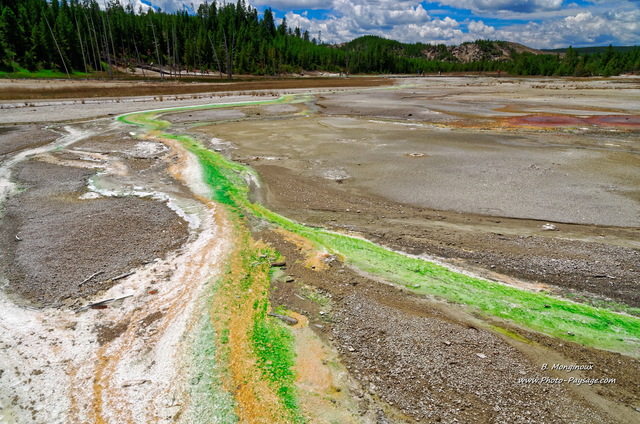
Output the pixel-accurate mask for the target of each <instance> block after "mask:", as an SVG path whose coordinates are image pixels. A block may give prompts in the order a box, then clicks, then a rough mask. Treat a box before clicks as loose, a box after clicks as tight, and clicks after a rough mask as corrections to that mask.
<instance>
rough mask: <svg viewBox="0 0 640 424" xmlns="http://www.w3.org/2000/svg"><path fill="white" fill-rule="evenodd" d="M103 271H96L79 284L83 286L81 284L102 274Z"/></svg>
mask: <svg viewBox="0 0 640 424" xmlns="http://www.w3.org/2000/svg"><path fill="white" fill-rule="evenodd" d="M103 273H104V271H98V272H95V273H93V274H91V275H90V276H89V277H87V278H85V279H84V281H83V282H82V283H80V284H78V286H81V285H83V284H85V283H88V282H89V281H90V280H91V279H92V278H93V277H95V276H97V275H100V274H103Z"/></svg>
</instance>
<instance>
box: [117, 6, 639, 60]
mask: <svg viewBox="0 0 640 424" xmlns="http://www.w3.org/2000/svg"><path fill="white" fill-rule="evenodd" d="M120 1H121V2H122V3H123V4H126V3H133V4H134V6H135V7H136V10H137V9H138V6H139V5H142V6H143V8H146V7H149V6H153V7H154V8H158V7H160V8H162V10H163V11H165V12H174V11H175V10H178V9H183V8H185V7H186V8H187V9H188V10H193V9H194V8H195V9H197V7H198V5H199V4H201V3H204V0H120ZM212 1H213V0H210V1H209V2H210V3H211V2H212ZM223 1H224V0H218V3H222V2H223ZM229 1H232V2H234V3H235V2H236V1H237V0H229ZM245 3H246V4H247V5H250V6H252V7H255V8H256V9H257V10H258V12H259V13H260V14H262V13H263V12H264V10H266V9H267V8H268V7H270V8H271V9H272V11H273V12H274V14H275V16H276V23H280V22H281V20H282V19H283V18H286V20H287V26H288V27H291V28H295V27H299V28H300V29H301V30H302V31H305V30H307V31H309V34H310V36H311V37H312V38H316V39H318V40H320V41H322V42H326V43H332V44H333V43H343V42H347V41H350V40H353V39H354V38H357V37H360V36H363V35H379V36H382V37H385V38H389V39H394V40H398V41H402V42H406V43H416V42H422V43H425V44H446V45H454V44H460V43H462V42H465V41H475V40H478V39H491V40H505V41H513V42H516V43H521V44H524V45H526V46H529V47H533V48H539V49H553V48H562V47H568V46H573V47H587V46H602V45H605V46H606V45H609V44H613V45H614V46H616V45H617V46H622V45H631V46H633V45H640V0H574V1H564V0H427V1H416V0H245Z"/></svg>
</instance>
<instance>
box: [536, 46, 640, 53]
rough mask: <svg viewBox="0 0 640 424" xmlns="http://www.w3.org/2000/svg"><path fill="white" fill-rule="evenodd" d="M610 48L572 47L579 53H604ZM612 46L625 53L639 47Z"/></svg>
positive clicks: (563, 51) (561, 51) (551, 51)
mask: <svg viewBox="0 0 640 424" xmlns="http://www.w3.org/2000/svg"><path fill="white" fill-rule="evenodd" d="M608 48H609V46H594V47H572V49H573V50H575V51H576V52H578V53H579V54H585V53H588V54H593V53H604V52H605V51H606V50H607V49H608ZM611 48H612V49H613V51H616V52H621V53H625V52H630V51H632V50H634V49H635V48H637V46H611ZM567 49H568V47H563V48H561V49H544V50H542V52H543V53H546V54H549V53H566V51H567Z"/></svg>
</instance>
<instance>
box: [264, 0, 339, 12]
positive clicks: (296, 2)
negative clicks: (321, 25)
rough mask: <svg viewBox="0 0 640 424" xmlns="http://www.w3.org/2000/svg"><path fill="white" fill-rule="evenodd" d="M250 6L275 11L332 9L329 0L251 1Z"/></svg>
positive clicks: (331, 2) (331, 3)
mask: <svg viewBox="0 0 640 424" xmlns="http://www.w3.org/2000/svg"><path fill="white" fill-rule="evenodd" d="M251 5H252V6H265V7H271V8H272V9H277V10H292V9H293V10H301V9H332V8H333V1H331V0H328V1H327V0H253V1H251Z"/></svg>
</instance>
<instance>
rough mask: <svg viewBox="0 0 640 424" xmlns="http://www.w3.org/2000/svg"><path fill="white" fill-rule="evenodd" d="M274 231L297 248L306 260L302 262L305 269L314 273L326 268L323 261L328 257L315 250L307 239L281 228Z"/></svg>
mask: <svg viewBox="0 0 640 424" xmlns="http://www.w3.org/2000/svg"><path fill="white" fill-rule="evenodd" d="M275 231H276V232H277V233H279V234H281V235H282V236H283V237H284V239H285V240H286V241H288V242H290V243H293V244H295V245H296V246H298V248H299V249H300V251H301V253H302V254H303V255H304V257H305V258H306V259H305V261H304V266H305V267H307V268H311V269H314V270H316V271H321V270H325V269H327V268H328V265H327V263H326V262H325V259H326V258H328V257H329V256H330V255H329V254H328V253H326V252H321V251H319V250H318V249H316V248H315V247H314V245H313V243H311V241H309V239H306V238H304V237H302V236H300V235H298V234H295V233H292V232H290V231H287V230H284V229H282V228H277V229H275Z"/></svg>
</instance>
